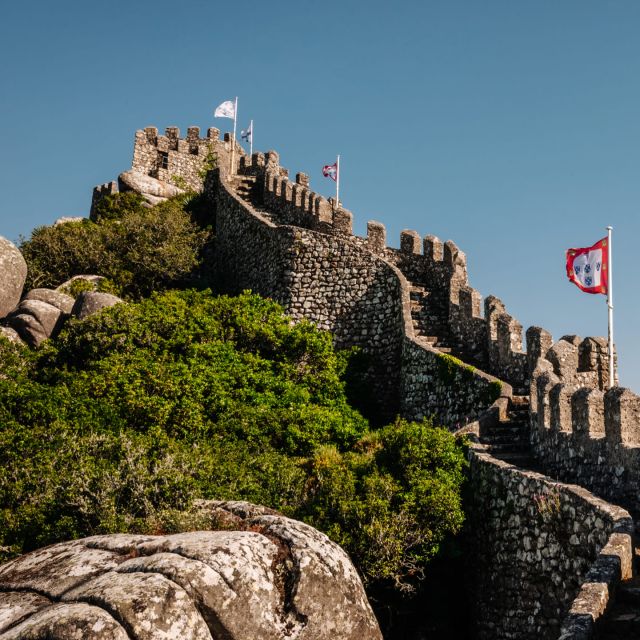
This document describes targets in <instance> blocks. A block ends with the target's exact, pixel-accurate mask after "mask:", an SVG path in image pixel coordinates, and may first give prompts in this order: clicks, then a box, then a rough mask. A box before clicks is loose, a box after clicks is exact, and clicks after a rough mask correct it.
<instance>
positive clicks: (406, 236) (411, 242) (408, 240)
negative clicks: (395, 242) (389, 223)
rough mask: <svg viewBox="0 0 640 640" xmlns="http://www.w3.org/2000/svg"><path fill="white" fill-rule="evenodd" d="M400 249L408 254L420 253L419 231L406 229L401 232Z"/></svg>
mask: <svg viewBox="0 0 640 640" xmlns="http://www.w3.org/2000/svg"><path fill="white" fill-rule="evenodd" d="M400 251H402V253H406V254H419V253H420V235H419V234H418V232H417V231H412V230H411V229H405V230H404V231H401V232H400Z"/></svg>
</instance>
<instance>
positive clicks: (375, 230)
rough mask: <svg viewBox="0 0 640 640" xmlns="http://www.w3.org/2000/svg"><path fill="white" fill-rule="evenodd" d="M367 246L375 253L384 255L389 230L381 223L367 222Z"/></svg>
mask: <svg viewBox="0 0 640 640" xmlns="http://www.w3.org/2000/svg"><path fill="white" fill-rule="evenodd" d="M367 245H368V247H369V249H370V250H371V251H373V253H383V252H384V250H385V249H386V248H387V229H386V227H385V226H384V225H383V224H382V223H381V222H375V221H374V220H369V222H367Z"/></svg>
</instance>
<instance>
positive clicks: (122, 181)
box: [118, 170, 184, 204]
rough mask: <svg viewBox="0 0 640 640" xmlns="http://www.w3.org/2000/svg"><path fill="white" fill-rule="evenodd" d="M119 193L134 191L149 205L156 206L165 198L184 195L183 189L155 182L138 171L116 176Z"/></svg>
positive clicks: (160, 181)
mask: <svg viewBox="0 0 640 640" xmlns="http://www.w3.org/2000/svg"><path fill="white" fill-rule="evenodd" d="M118 183H119V185H120V191H136V192H137V193H139V194H141V195H142V196H144V197H145V198H147V199H148V200H149V201H150V202H151V204H157V203H158V202H162V201H163V200H166V199H167V198H171V197H173V196H177V195H179V194H181V193H184V190H183V189H180V188H178V187H176V186H175V185H173V184H170V183H169V182H164V181H163V180H157V179H156V178H152V177H151V176H148V175H146V174H145V173H141V172H140V171H134V170H131V171H125V172H124V173H121V174H120V175H119V176H118Z"/></svg>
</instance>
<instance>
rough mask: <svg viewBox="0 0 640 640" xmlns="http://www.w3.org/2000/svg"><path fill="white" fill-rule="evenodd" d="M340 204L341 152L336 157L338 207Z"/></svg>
mask: <svg viewBox="0 0 640 640" xmlns="http://www.w3.org/2000/svg"><path fill="white" fill-rule="evenodd" d="M339 206H340V154H338V157H337V158H336V209H337V208H338V207H339Z"/></svg>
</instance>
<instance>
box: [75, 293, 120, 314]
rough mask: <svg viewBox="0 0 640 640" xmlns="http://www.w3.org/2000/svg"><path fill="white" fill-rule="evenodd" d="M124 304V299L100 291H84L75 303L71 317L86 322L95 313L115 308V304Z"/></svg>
mask: <svg viewBox="0 0 640 640" xmlns="http://www.w3.org/2000/svg"><path fill="white" fill-rule="evenodd" d="M120 302H123V300H122V298H118V296H113V295H111V294H110V293H100V292H99V291H83V292H82V293H81V294H80V295H79V296H78V297H77V298H76V301H75V304H74V305H73V309H72V310H71V315H73V316H75V317H76V318H78V319H80V320H84V319H85V318H88V317H89V316H92V315H93V314H94V313H98V311H101V310H102V309H105V308H106V307H113V305H115V304H119V303H120Z"/></svg>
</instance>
